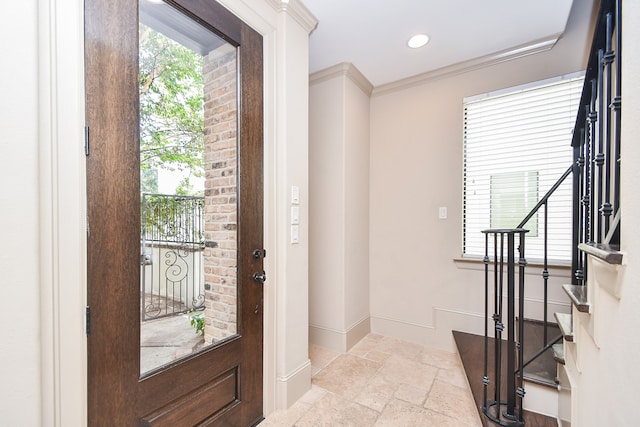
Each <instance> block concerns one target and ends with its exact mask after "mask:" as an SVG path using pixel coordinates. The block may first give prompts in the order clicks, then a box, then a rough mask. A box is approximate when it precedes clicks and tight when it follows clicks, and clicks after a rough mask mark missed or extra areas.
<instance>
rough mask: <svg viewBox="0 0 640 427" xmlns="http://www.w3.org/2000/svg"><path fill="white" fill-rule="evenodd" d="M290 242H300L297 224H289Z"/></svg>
mask: <svg viewBox="0 0 640 427" xmlns="http://www.w3.org/2000/svg"><path fill="white" fill-rule="evenodd" d="M291 243H300V229H299V228H298V226H297V225H292V226H291Z"/></svg>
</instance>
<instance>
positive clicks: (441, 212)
mask: <svg viewBox="0 0 640 427" xmlns="http://www.w3.org/2000/svg"><path fill="white" fill-rule="evenodd" d="M438 218H440V219H447V208H446V207H441V208H439V209H438Z"/></svg>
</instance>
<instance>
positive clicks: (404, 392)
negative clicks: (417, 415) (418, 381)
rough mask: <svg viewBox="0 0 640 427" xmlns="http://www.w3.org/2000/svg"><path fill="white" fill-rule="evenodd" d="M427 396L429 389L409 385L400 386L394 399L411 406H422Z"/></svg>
mask: <svg viewBox="0 0 640 427" xmlns="http://www.w3.org/2000/svg"><path fill="white" fill-rule="evenodd" d="M427 394H429V388H427V387H421V386H416V385H411V384H400V385H399V386H398V389H397V390H396V392H395V394H394V395H393V396H394V397H395V398H397V399H400V400H404V401H405V402H409V403H411V404H413V405H418V406H422V405H423V404H424V401H425V399H426V398H427Z"/></svg>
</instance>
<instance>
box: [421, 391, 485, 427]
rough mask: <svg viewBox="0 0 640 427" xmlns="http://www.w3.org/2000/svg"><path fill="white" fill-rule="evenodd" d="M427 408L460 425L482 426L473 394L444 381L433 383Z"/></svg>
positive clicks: (426, 403)
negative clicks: (452, 419) (456, 421)
mask: <svg viewBox="0 0 640 427" xmlns="http://www.w3.org/2000/svg"><path fill="white" fill-rule="evenodd" d="M424 406H425V408H427V409H431V410H433V411H435V412H438V413H440V414H444V415H447V416H449V417H451V418H455V419H456V420H458V422H459V424H464V425H468V426H480V425H481V424H480V417H479V415H478V410H477V408H476V405H475V402H474V401H473V398H472V397H471V392H470V391H469V390H468V389H467V388H462V387H458V386H455V385H453V384H449V383H446V382H444V381H440V380H436V381H434V382H433V386H432V387H431V391H430V392H429V396H428V397H427V401H426V402H425V404H424Z"/></svg>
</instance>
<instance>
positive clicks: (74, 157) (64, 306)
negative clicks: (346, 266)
mask: <svg viewBox="0 0 640 427" xmlns="http://www.w3.org/2000/svg"><path fill="white" fill-rule="evenodd" d="M221 2H222V3H224V4H225V5H226V6H227V7H228V8H229V9H230V10H232V11H233V12H235V13H236V14H237V15H238V16H240V17H242V19H244V20H245V21H246V22H248V23H249V24H250V25H251V26H253V27H254V28H256V30H257V31H258V32H260V33H261V34H263V37H264V48H265V193H266V194H265V245H266V248H267V253H268V257H267V260H266V269H267V277H268V282H267V284H266V285H265V346H264V351H265V413H269V412H271V411H273V410H274V409H275V408H276V407H285V406H288V405H290V404H291V403H292V402H293V401H295V400H296V399H297V398H298V397H299V396H301V395H302V394H303V393H304V392H305V391H306V390H308V388H309V387H310V368H309V360H308V345H307V336H308V328H307V325H308V305H307V301H308V296H307V288H308V271H307V258H308V256H307V242H308V240H307V236H308V221H307V212H308V206H307V203H308V178H307V164H308V157H307V156H308V155H307V138H308V131H307V108H308V90H307V89H308V34H309V31H310V30H311V29H312V28H313V27H314V26H315V24H316V20H315V18H314V17H313V16H312V15H311V14H310V13H309V12H308V11H307V10H306V8H305V7H304V6H303V5H302V3H300V2H299V1H297V0H290V1H289V2H281V1H280V0H224V1H221ZM4 11H5V12H6V14H5V15H6V16H8V17H10V19H6V20H5V22H4V23H3V25H2V27H1V28H0V36H2V37H1V39H2V40H3V41H2V53H3V58H5V59H6V60H7V63H6V64H5V65H6V66H3V67H1V69H0V84H1V85H2V96H1V97H0V117H1V118H2V119H1V121H2V126H0V141H1V143H2V148H3V155H2V156H1V160H0V161H1V162H2V164H1V165H0V180H1V181H2V182H3V186H2V190H1V191H0V202H1V206H2V209H1V210H0V221H1V222H2V224H3V225H4V232H3V238H2V242H3V243H4V244H5V250H3V251H2V253H0V270H2V273H3V275H2V279H3V301H4V302H5V303H6V304H4V306H3V307H4V308H3V310H0V316H1V317H0V321H1V322H2V325H3V327H2V332H1V335H0V346H1V347H0V350H1V351H0V370H1V377H2V387H0V414H1V415H0V426H3V427H4V426H14V425H24V426H65V427H66V426H81V425H85V424H86V383H87V376H86V343H85V337H84V330H83V312H84V306H85V301H86V296H85V290H86V282H85V278H86V272H85V266H86V260H85V253H86V245H85V238H86V225H85V218H86V216H85V205H86V198H85V190H84V188H85V187H84V178H85V169H84V168H85V166H84V151H83V126H84V93H83V81H84V72H83V63H84V45H83V25H84V23H83V15H84V8H83V2H82V0H72V1H64V2H60V1H55V0H26V1H22V2H13V3H11V4H9V5H7V6H6V7H5V9H4ZM292 184H295V185H299V186H300V191H301V195H302V204H301V208H302V213H301V218H302V221H303V222H302V224H301V239H302V240H301V243H300V244H299V245H297V246H292V245H290V244H289V243H288V238H289V236H288V229H289V228H288V226H287V222H288V202H287V201H288V194H289V188H290V186H291V185H292ZM276 307H277V308H276Z"/></svg>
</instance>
